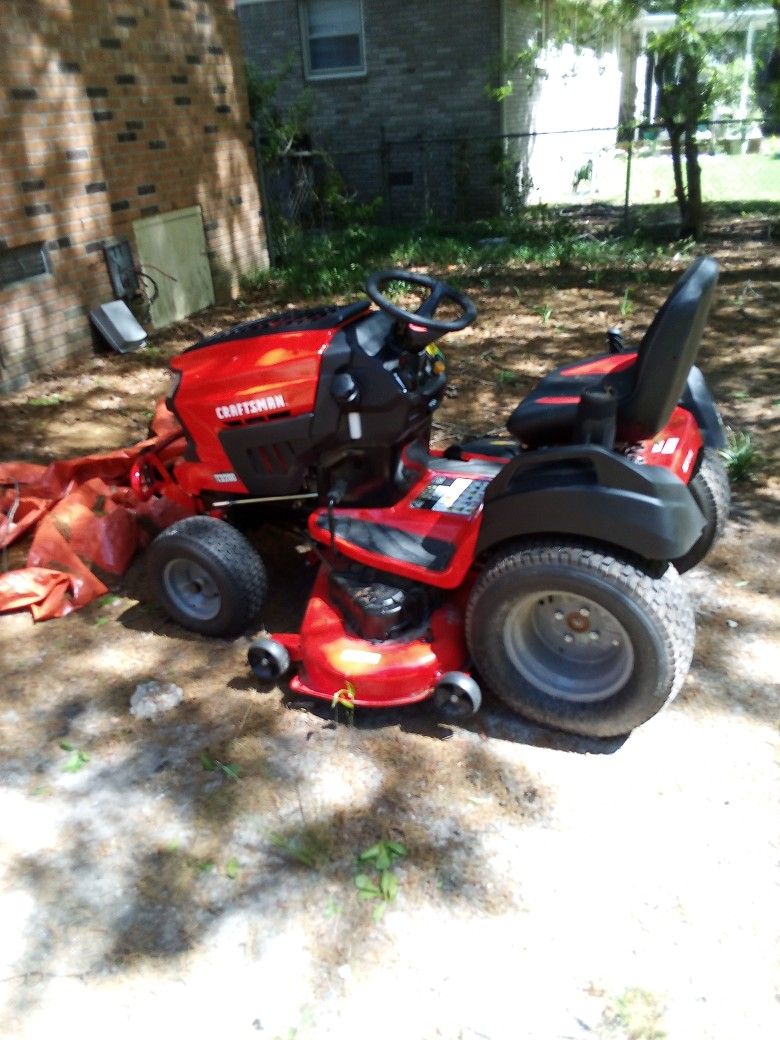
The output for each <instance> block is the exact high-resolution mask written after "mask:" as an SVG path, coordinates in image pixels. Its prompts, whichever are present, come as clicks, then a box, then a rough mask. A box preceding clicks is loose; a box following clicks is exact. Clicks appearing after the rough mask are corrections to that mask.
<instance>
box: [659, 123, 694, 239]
mask: <svg viewBox="0 0 780 1040" xmlns="http://www.w3.org/2000/svg"><path fill="white" fill-rule="evenodd" d="M664 126H665V128H666V132H667V133H668V134H669V145H670V147H671V149H672V169H673V170H674V194H675V197H676V198H677V207H678V209H679V210H680V223H681V225H682V228H683V232H684V233H687V232H685V230H684V229H685V228H686V227H687V226H688V224H689V222H690V218H689V207H688V196H687V194H686V191H685V180H684V179H683V173H682V154H681V153H682V148H681V143H682V127H680V126H679V125H678V124H677V123H665V124H664Z"/></svg>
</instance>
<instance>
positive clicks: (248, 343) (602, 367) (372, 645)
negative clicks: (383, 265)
mask: <svg viewBox="0 0 780 1040" xmlns="http://www.w3.org/2000/svg"><path fill="white" fill-rule="evenodd" d="M717 276H718V265H717V263H716V262H715V261H714V260H713V259H711V258H708V257H702V258H700V259H698V260H697V261H696V262H695V263H694V264H693V265H692V267H690V268H689V269H688V271H687V272H686V273H685V274H684V275H683V276H682V278H681V279H680V280H679V281H678V283H677V284H676V286H675V287H674V289H673V290H672V293H671V295H670V296H669V298H668V299H667V301H666V303H665V304H664V305H663V306H662V307H661V309H660V310H659V312H658V314H657V315H656V317H655V319H654V320H653V322H652V324H651V325H650V327H649V328H648V330H647V332H646V334H645V336H644V338H643V339H642V341H641V343H640V344H639V346H638V348H637V349H635V350H628V349H626V347H625V346H624V344H623V342H622V340H621V338H620V336H619V334H618V333H617V332H614V331H613V332H611V333H610V334H609V341H610V352H609V353H605V354H602V355H599V356H598V357H594V358H591V359H589V360H587V361H584V362H577V363H574V364H571V365H568V366H566V367H563V368H560V369H558V370H557V371H555V372H553V373H551V374H550V375H548V376H546V377H545V378H544V379H542V380H541V382H540V383H539V385H538V386H537V387H536V388H535V389H534V390H533V391H532V393H531V394H530V395H529V396H528V397H527V398H526V399H525V400H524V401H522V403H521V404H519V405H518V407H517V408H516V409H515V410H514V412H513V413H512V415H511V416H510V417H509V420H508V422H507V428H508V431H509V433H510V434H511V437H509V438H506V439H499V440H495V439H487V438H485V439H482V440H476V441H471V442H469V443H464V444H458V445H453V446H452V447H450V448H448V449H447V450H446V451H444V452H437V451H432V450H431V447H430V434H431V417H432V415H433V413H434V411H435V410H436V408H437V407H438V406H439V404H440V402H441V400H442V396H443V393H444V389H445V383H446V366H445V360H444V356H443V354H442V352H441V350H440V349H439V347H438V346H436V345H435V341H436V340H438V339H439V338H440V337H441V336H442V335H443V334H445V333H449V332H455V331H458V330H459V329H463V328H465V327H466V326H467V325H469V324H470V323H471V322H473V321H474V319H475V317H476V310H475V307H474V305H473V304H472V302H471V301H470V300H469V299H468V298H467V297H466V296H464V295H463V294H461V293H460V292H458V291H456V290H455V289H453V288H451V287H450V286H448V285H445V284H444V283H443V282H440V281H436V280H435V279H433V278H430V277H428V276H425V275H422V274H417V273H410V272H405V271H397V270H392V271H382V272H380V273H377V274H374V275H372V276H371V277H370V278H369V279H368V282H367V284H366V291H367V293H368V296H369V297H370V300H371V301H372V302H373V303H374V304H375V305H376V306H375V307H372V306H371V303H370V302H369V300H360V301H358V302H356V303H352V304H349V305H347V306H340V307H335V306H334V307H320V308H315V309H311V310H299V311H287V312H285V313H282V314H276V315H272V316H270V317H266V318H263V319H261V320H258V321H252V322H248V323H247V324H244V325H237V326H235V327H234V328H231V329H228V330H227V331H226V332H223V333H221V334H219V335H217V336H212V337H211V338H208V339H204V340H202V341H201V342H199V343H197V344H196V345H195V346H193V347H190V348H189V349H188V350H186V351H184V353H183V354H182V355H180V356H179V357H177V358H175V359H174V360H173V362H172V368H173V370H174V375H175V379H174V387H173V390H172V392H171V394H170V397H169V400H168V404H169V407H170V408H171V409H172V411H173V412H174V413H175V415H176V417H177V419H178V421H179V423H180V424H181V427H182V430H183V432H184V435H185V438H186V448H185V450H184V452H183V454H182V455H181V456H180V457H178V458H177V459H175V460H174V461H173V462H170V461H169V462H167V463H163V462H162V461H160V457H159V455H154V454H150V453H148V452H147V453H144V454H142V455H141V456H139V458H138V459H137V460H136V463H135V465H134V467H133V483H134V486H135V487H136V490H137V491H143V492H144V493H145V494H147V495H149V494H162V495H167V496H169V497H170V498H172V499H173V500H174V501H176V502H178V503H179V504H181V505H183V506H185V507H186V508H188V509H189V510H190V511H191V512H192V513H193V514H194V515H191V516H189V517H187V518H186V519H184V520H181V521H179V522H177V523H175V524H173V526H171V527H169V528H167V529H166V530H165V531H163V532H162V533H161V534H160V535H159V536H158V537H157V538H156V539H155V540H154V542H152V544H151V546H150V548H149V550H148V560H149V572H150V577H151V580H152V582H153V585H154V588H155V592H156V595H157V597H158V599H159V601H160V603H161V604H162V606H163V608H164V609H165V611H166V612H167V613H168V614H169V615H170V616H171V617H172V618H174V619H175V620H176V621H178V622H179V623H180V624H182V625H184V626H185V627H187V628H189V629H192V630H194V631H196V632H200V633H204V634H207V635H217V636H229V635H235V634H237V633H239V632H242V631H244V630H245V629H246V628H247V627H248V626H249V625H250V624H251V623H252V622H253V621H256V619H257V618H258V616H259V613H260V610H261V607H262V605H263V602H264V598H265V596H266V592H267V580H266V573H265V568H264V565H263V562H262V560H261V558H260V555H259V554H258V552H257V551H256V549H255V548H254V547H253V545H252V544H251V542H250V541H249V540H248V539H247V538H246V537H245V535H244V534H242V533H241V532H240V531H239V530H238V529H237V527H236V526H234V524H238V523H241V526H242V527H244V526H245V524H244V523H243V517H244V515H249V514H247V513H245V511H248V510H249V511H253V513H254V520H253V522H254V523H257V522H258V521H259V522H267V521H268V520H269V519H271V518H274V519H275V520H278V517H279V511H280V510H282V511H283V517H284V518H285V523H287V524H288V525H289V526H290V527H294V526H295V525H296V523H297V524H301V520H303V524H301V526H302V527H303V528H304V529H307V530H308V537H309V539H310V541H311V542H312V543H313V546H314V551H315V552H316V553H317V555H318V556H319V561H320V562H319V571H318V575H317V578H316V581H315V583H314V587H313V590H312V592H311V595H310V598H309V601H308V605H307V607H306V611H305V616H304V618H303V622H302V624H301V628H300V631H299V632H295V633H275V634H274V635H272V637H271V638H260V639H257V640H256V641H255V642H254V643H253V644H252V646H251V648H250V650H249V663H250V665H251V667H252V669H253V671H254V672H255V674H256V675H257V677H258V678H259V679H261V680H262V681H263V682H266V683H270V684H273V683H275V682H277V681H278V680H280V679H281V678H282V677H283V676H284V675H285V674H286V673H287V672H288V670H289V669H290V668H291V666H292V667H294V668H295V671H296V674H295V675H294V676H293V677H292V678H291V679H290V684H289V685H290V687H291V689H292V690H294V691H297V692H299V693H302V694H306V695H310V696H312V697H319V698H324V699H326V700H329V701H332V700H334V699H338V698H342V699H343V698H347V699H348V700H349V702H350V703H351V704H354V705H357V706H365V707H389V706H397V705H403V704H411V703H413V702H416V701H421V700H424V699H425V698H428V697H432V698H433V699H434V701H435V704H436V706H437V708H438V709H439V711H440V712H441V713H442V714H443V715H444V716H445V717H447V718H450V719H457V718H465V717H467V716H469V715H472V714H473V713H474V712H476V711H477V710H478V709H479V707H480V702H481V694H480V687H479V685H478V684H477V680H476V679H475V677H474V675H473V674H472V671H473V672H474V673H475V674H476V675H478V676H479V679H480V681H481V682H483V683H484V684H485V685H486V686H487V687H489V689H491V690H492V691H493V693H494V694H496V695H497V696H498V697H500V698H501V699H502V700H503V701H505V702H506V703H507V704H508V705H509V706H510V707H511V708H513V709H514V710H516V711H517V712H518V713H520V714H521V715H523V716H525V717H527V718H528V719H531V720H533V721H535V722H538V723H541V724H542V725H546V726H551V727H554V728H558V729H562V730H567V731H569V732H573V733H578V734H583V735H589V736H597V737H606V736H615V735H620V734H625V733H627V732H629V731H630V730H631V729H633V728H634V727H635V726H638V725H639V724H641V723H642V722H644V721H646V720H647V719H649V718H650V717H651V716H653V715H654V714H655V713H656V712H657V711H658V710H659V709H660V708H661V707H662V706H663V705H664V704H666V703H667V702H668V701H670V700H671V699H672V698H673V697H674V696H675V694H676V693H677V691H678V690H679V689H680V686H681V685H682V682H683V680H684V678H685V675H686V673H687V670H688V666H689V664H690V660H691V655H692V650H693V640H694V620H693V612H692V610H691V606H690V604H689V601H688V597H687V594H686V591H685V588H684V586H683V584H682V583H681V581H680V578H679V576H678V572H680V571H685V570H688V569H689V568H690V567H693V566H694V565H695V564H696V563H698V562H699V561H700V560H701V559H702V558H703V557H704V555H705V554H706V553H707V551H708V550H709V549H710V547H711V546H712V544H713V542H714V540H715V538H716V537H717V535H718V534H719V533H720V531H721V530H722V527H723V524H724V522H725V518H726V514H727V511H728V502H729V487H728V480H727V477H726V473H725V471H724V468H723V465H722V463H721V461H720V458H719V455H718V451H717V449H718V448H720V447H722V446H723V443H724V438H723V426H722V423H721V420H720V416H719V414H718V411H717V408H716V406H715V404H714V402H713V399H712V396H711V394H710V392H709V390H708V388H707V385H706V383H705V381H704V378H703V376H702V374H701V372H700V371H699V370H698V369H697V368H694V367H693V362H694V360H695V357H696V354H697V351H698V348H699V343H700V340H701V337H702V332H703V329H704V325H705V320H706V316H707V312H708V310H709V307H710V303H711V299H712V296H713V292H714V289H715V284H716V282H717ZM391 284H393V285H395V286H396V287H398V286H400V287H402V288H403V289H405V290H407V291H411V290H413V291H416V292H417V293H418V294H421V295H423V296H424V299H423V302H422V303H421V305H420V306H419V307H418V308H417V309H416V310H414V311H409V310H404V309H403V308H402V307H400V306H398V305H397V303H396V302H394V299H393V298H391V297H390V296H388V295H387V291H388V286H390V285H391ZM397 298H398V297H397V294H396V296H395V299H397ZM437 312H438V314H439V316H437ZM453 313H454V314H455V316H454V317H452V315H453Z"/></svg>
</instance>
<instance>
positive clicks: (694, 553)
mask: <svg viewBox="0 0 780 1040" xmlns="http://www.w3.org/2000/svg"><path fill="white" fill-rule="evenodd" d="M688 488H689V489H690V492H691V494H692V495H693V498H694V501H695V502H696V505H697V506H698V507H699V509H701V511H702V513H703V514H704V520H705V524H704V530H703V531H702V533H701V535H700V536H699V539H698V541H697V542H696V543H695V544H694V545H693V546H692V547H691V548H690V549H689V550H688V552H687V553H686V554H685V555H684V556H681V557H680V558H679V559H677V560H673V561H672V562H673V563H674V565H675V567H676V568H677V570H678V571H679V572H680V574H683V573H684V572H685V571H689V570H690V569H691V568H692V567H695V566H696V564H697V563H701V561H702V560H703V559H704V557H705V556H706V555H707V553H708V552H709V551H710V549H711V548H712V547H713V545H714V544H715V542H716V541H717V540H718V538H720V536H721V535H722V534H723V529H724V527H725V526H726V520H727V519H728V515H729V504H730V502H731V488H730V486H729V476H728V473H727V472H726V467H725V466H724V465H723V460H722V459H721V457H720V455H719V454H718V453H717V451H716V450H715V449H714V448H705V449H704V452H703V454H702V460H701V464H700V466H699V468H698V470H697V471H696V473H695V475H694V476H693V477H691V482H690V484H689V485H688Z"/></svg>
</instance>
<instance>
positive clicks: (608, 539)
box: [477, 444, 704, 560]
mask: <svg viewBox="0 0 780 1040" xmlns="http://www.w3.org/2000/svg"><path fill="white" fill-rule="evenodd" d="M703 530H704V516H703V515H702V512H701V510H700V509H699V507H698V506H697V505H696V502H695V501H694V498H693V495H691V493H690V492H689V490H688V488H687V487H686V485H685V484H684V483H683V482H682V481H681V480H680V479H679V478H678V477H676V476H675V475H674V474H673V473H671V472H670V471H669V470H666V469H662V468H661V467H659V466H647V465H640V464H638V463H636V462H632V461H630V459H627V458H625V457H624V456H622V455H617V454H615V453H614V452H612V451H609V450H608V449H606V448H602V447H599V446H598V445H582V444H578V445H572V446H571V447H563V448H540V449H539V450H537V451H531V452H526V453H524V454H522V455H519V456H518V457H517V458H515V459H512V460H511V461H510V462H508V463H507V464H506V465H505V466H504V467H503V469H502V470H501V472H500V473H499V474H498V475H497V476H496V477H495V479H494V480H493V481H492V482H491V484H490V486H489V487H488V489H487V493H486V494H485V500H484V509H483V514H482V524H481V526H480V532H479V538H478V541H477V553H478V554H479V553H482V552H484V551H485V550H486V549H490V548H491V547H492V546H494V545H497V544H498V543H499V542H504V541H507V540H510V539H513V538H517V537H522V536H524V535H543V534H556V535H561V534H564V535H573V536H575V537H579V538H588V539H594V540H597V541H599V542H602V543H608V544H610V545H614V546H617V547H619V548H622V549H627V550H629V551H630V552H632V553H636V554H637V555H639V556H642V557H644V558H645V559H649V560H674V559H677V558H678V557H679V556H683V555H684V554H685V553H686V552H688V550H689V549H690V548H691V546H692V545H693V544H694V543H695V542H696V541H697V539H698V538H699V536H700V535H701V533H702V531H703Z"/></svg>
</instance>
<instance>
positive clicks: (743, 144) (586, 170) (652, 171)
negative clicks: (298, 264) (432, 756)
mask: <svg viewBox="0 0 780 1040" xmlns="http://www.w3.org/2000/svg"><path fill="white" fill-rule="evenodd" d="M698 142H699V149H700V152H699V164H700V166H701V171H702V176H701V180H702V192H703V197H704V201H705V203H716V202H730V203H737V202H744V203H755V202H762V201H763V202H778V203H780V137H766V136H764V135H763V134H762V131H761V128H760V126H759V125H758V124H757V123H755V122H751V121H747V120H718V121H717V122H710V123H706V124H701V125H700V127H699V132H698ZM261 165H265V169H264V171H263V172H262V177H263V184H262V186H261V187H262V190H263V195H264V198H265V199H266V203H267V206H268V209H269V212H270V219H271V224H272V225H273V223H274V222H277V223H279V222H280V221H281V222H282V223H283V224H284V225H285V226H287V227H290V226H292V227H296V228H301V229H327V228H329V227H331V226H333V219H334V213H333V206H332V198H331V195H332V192H333V185H334V176H333V175H334V171H336V172H337V173H338V182H339V183H340V184H341V185H342V188H341V190H342V191H343V192H344V193H345V194H346V195H347V196H348V197H350V198H354V199H355V200H356V201H357V202H358V203H366V204H368V203H371V202H372V201H374V200H381V201H379V202H377V203H376V206H377V210H378V212H377V214H376V218H377V219H378V220H380V221H383V222H386V223H398V222H405V223H417V222H420V221H424V220H439V221H459V220H474V219H479V218H489V217H491V216H496V215H498V214H500V213H512V212H517V211H519V210H521V209H522V208H524V207H529V206H538V205H544V206H554V207H559V206H560V207H567V208H568V207H572V206H578V205H582V206H585V205H588V206H592V205H594V204H597V203H601V204H603V205H605V206H609V207H613V208H618V209H619V210H620V211H622V215H623V219H624V220H625V222H626V223H627V224H629V223H630V222H631V221H632V218H633V217H635V216H638V210H639V207H646V206H652V205H668V204H674V203H675V194H674V174H673V165H672V158H671V148H670V145H669V138H668V135H667V133H666V131H665V130H664V129H663V127H662V126H660V125H658V124H653V123H643V124H636V125H633V126H623V127H618V126H611V127H595V128H592V129H588V130H562V131H550V132H536V133H527V134H513V135H505V136H501V137H488V136H485V137H479V136H470V137H457V136H453V137H436V138H424V137H413V138H407V139H403V140H402V139H390V138H381V139H380V140H379V141H378V142H377V143H376V144H375V145H374V146H373V147H372V146H371V145H365V146H362V147H361V148H360V149H350V150H335V151H331V152H329V153H327V154H326V153H323V152H315V151H297V152H290V153H288V154H287V155H286V156H285V157H283V158H282V159H278V160H276V161H275V162H274V163H273V165H271V166H270V167H269V166H268V165H267V164H261ZM272 234H273V228H272Z"/></svg>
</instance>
